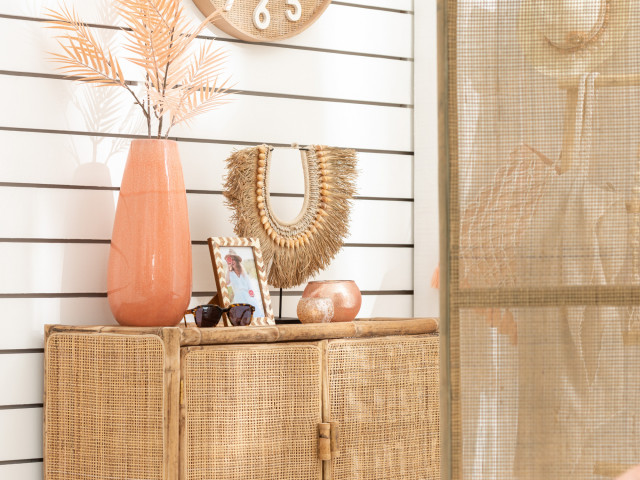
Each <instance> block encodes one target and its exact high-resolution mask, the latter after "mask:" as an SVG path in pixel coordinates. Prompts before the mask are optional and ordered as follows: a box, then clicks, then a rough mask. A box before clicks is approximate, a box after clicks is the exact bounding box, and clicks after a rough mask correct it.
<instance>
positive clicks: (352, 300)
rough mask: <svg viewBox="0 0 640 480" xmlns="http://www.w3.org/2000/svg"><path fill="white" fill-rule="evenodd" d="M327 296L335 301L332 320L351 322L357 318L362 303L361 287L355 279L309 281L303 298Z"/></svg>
mask: <svg viewBox="0 0 640 480" xmlns="http://www.w3.org/2000/svg"><path fill="white" fill-rule="evenodd" d="M309 297H316V298H317V297H327V298H330V299H331V301H332V302H333V312H334V313H333V319H332V320H331V321H332V322H350V321H352V320H354V319H355V318H356V316H357V315H358V312H359V311H360V305H362V295H361V294H360V289H359V288H358V286H357V285H356V282H354V281H353V280H323V281H317V282H309V283H308V284H307V286H306V288H305V289H304V292H302V298H309Z"/></svg>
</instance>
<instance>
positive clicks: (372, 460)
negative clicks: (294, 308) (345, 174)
mask: <svg viewBox="0 0 640 480" xmlns="http://www.w3.org/2000/svg"><path fill="white" fill-rule="evenodd" d="M436 330H437V322H436V321H435V320H434V319H405V320H391V319H386V320H375V319H371V320H366V321H356V322H348V323H336V324H312V325H277V326H267V327H233V328H214V329H197V328H192V327H189V328H182V327H171V328H165V327H163V328H131V327H129V328H127V327H115V326H109V327H71V326H60V325H55V326H47V327H46V331H45V334H46V335H45V336H46V339H45V399H44V477H45V479H46V480H80V479H97V480H102V479H118V480H120V479H121V480H134V479H145V480H146V479H153V480H156V479H158V480H178V479H179V480H240V479H242V480H247V479H254V480H258V479H260V480H311V479H314V480H319V479H323V480H330V479H333V480H356V479H360V480H365V479H371V480H373V479H375V480H383V479H388V480H404V479H412V480H413V479H415V480H418V479H420V480H424V479H436V478H439V475H440V472H439V468H440V467H439V421H438V420H439V401H438V398H439V385H438V379H439V374H438V338H437V335H436V334H435V332H436Z"/></svg>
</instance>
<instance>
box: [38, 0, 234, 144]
mask: <svg viewBox="0 0 640 480" xmlns="http://www.w3.org/2000/svg"><path fill="white" fill-rule="evenodd" d="M116 9H117V12H118V14H119V15H120V16H121V17H122V19H123V20H124V22H125V24H126V26H127V28H126V29H124V32H125V35H126V38H127V42H126V45H125V47H124V48H125V49H126V50H127V51H128V52H129V54H130V55H129V56H127V57H125V58H126V60H129V61H130V62H131V63H133V64H134V65H136V66H138V67H140V68H141V69H142V70H143V74H144V81H143V82H141V83H142V84H143V85H144V87H145V94H146V99H145V100H140V99H139V98H138V96H136V94H135V92H134V91H133V90H131V88H130V87H129V85H128V84H127V82H126V81H125V78H124V75H123V73H122V69H121V68H120V64H119V62H118V60H117V58H116V56H114V55H113V54H112V53H111V51H110V50H109V49H107V48H104V47H103V46H101V45H100V44H99V43H98V42H97V40H96V39H95V37H94V36H93V34H92V32H91V29H90V28H89V27H88V26H87V25H86V24H84V23H83V22H81V21H80V20H79V19H78V16H77V14H76V12H75V11H74V10H69V9H68V8H67V7H64V6H63V7H62V9H61V12H60V13H58V12H54V11H51V10H49V12H48V16H49V18H50V21H49V22H48V26H49V27H52V28H55V29H58V30H62V31H63V32H64V34H63V35H60V36H59V37H57V38H58V42H59V44H60V46H61V48H62V51H63V53H54V54H52V57H53V60H54V61H56V62H57V63H59V64H60V67H59V68H60V69H61V70H63V71H64V72H65V73H66V74H68V75H69V76H72V77H74V78H75V79H77V80H79V81H83V82H87V83H92V84H95V85H100V86H121V87H124V88H126V89H127V90H128V91H129V92H130V93H131V94H132V95H133V96H134V98H135V101H136V103H137V104H138V105H139V106H140V107H141V108H142V110H143V112H144V115H145V117H146V119H147V127H148V133H149V137H150V136H151V118H152V115H154V116H155V117H156V118H157V119H158V138H160V137H161V136H162V135H163V132H162V127H163V119H164V117H165V116H167V117H168V120H169V121H168V128H167V129H166V132H164V135H165V136H168V134H169V131H170V130H171V128H172V127H173V126H175V125H176V124H178V123H180V122H188V121H189V120H191V119H192V118H193V117H194V116H196V115H199V114H201V113H205V112H207V111H210V110H212V109H214V108H216V107H218V106H220V105H222V104H224V103H227V101H226V100H224V101H223V97H225V96H227V95H228V93H229V87H228V82H229V81H228V79H227V80H225V81H223V82H220V80H219V76H220V75H221V73H222V70H223V65H224V63H225V61H226V57H227V55H226V53H225V52H224V51H223V50H221V49H215V48H213V42H212V40H211V39H207V40H204V41H205V42H206V44H205V45H201V46H200V48H199V51H197V52H196V53H194V51H195V50H196V49H195V43H194V42H195V41H196V40H197V39H198V35H200V33H201V32H202V31H203V30H204V29H205V28H206V27H207V25H209V22H210V21H211V20H212V19H213V17H214V16H215V15H216V14H215V13H214V14H212V15H210V16H209V17H207V18H205V19H204V20H203V21H202V22H201V23H200V24H197V25H192V24H191V23H190V22H189V20H188V18H187V17H186V15H185V13H184V8H183V6H182V4H181V2H180V0H118V2H117V4H116Z"/></svg>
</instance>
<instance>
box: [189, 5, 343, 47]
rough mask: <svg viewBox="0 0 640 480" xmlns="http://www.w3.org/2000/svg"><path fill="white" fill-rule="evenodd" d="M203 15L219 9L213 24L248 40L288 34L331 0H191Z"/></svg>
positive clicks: (303, 25)
mask: <svg viewBox="0 0 640 480" xmlns="http://www.w3.org/2000/svg"><path fill="white" fill-rule="evenodd" d="M193 2H194V3H195V5H196V6H197V7H198V8H199V9H200V11H201V12H202V13H203V14H204V15H207V16H208V15H210V14H211V13H213V12H214V11H219V12H220V15H219V16H218V17H217V18H216V19H215V20H213V24H214V25H215V26H216V27H218V28H219V29H220V30H222V31H223V32H225V33H228V34H229V35H232V36H234V37H236V38H239V39H241V40H246V41H248V42H265V41H273V40H282V39H283V38H289V37H292V36H294V35H297V34H298V33H300V32H302V31H303V30H304V29H306V28H307V27H309V26H310V25H311V24H312V23H313V22H315V21H316V20H317V19H318V17H320V15H322V13H323V12H324V11H325V10H326V9H327V7H328V6H329V4H330V3H331V0H193Z"/></svg>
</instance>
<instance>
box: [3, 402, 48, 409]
mask: <svg viewBox="0 0 640 480" xmlns="http://www.w3.org/2000/svg"><path fill="white" fill-rule="evenodd" d="M42 406H43V405H42V403H24V404H20V405H0V410H25V409H28V408H42Z"/></svg>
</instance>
